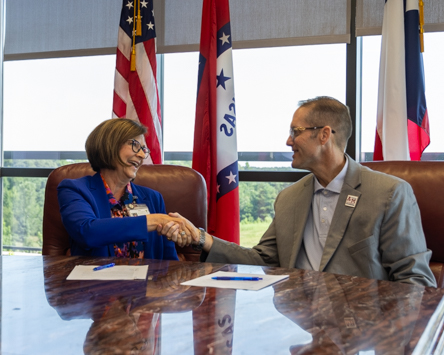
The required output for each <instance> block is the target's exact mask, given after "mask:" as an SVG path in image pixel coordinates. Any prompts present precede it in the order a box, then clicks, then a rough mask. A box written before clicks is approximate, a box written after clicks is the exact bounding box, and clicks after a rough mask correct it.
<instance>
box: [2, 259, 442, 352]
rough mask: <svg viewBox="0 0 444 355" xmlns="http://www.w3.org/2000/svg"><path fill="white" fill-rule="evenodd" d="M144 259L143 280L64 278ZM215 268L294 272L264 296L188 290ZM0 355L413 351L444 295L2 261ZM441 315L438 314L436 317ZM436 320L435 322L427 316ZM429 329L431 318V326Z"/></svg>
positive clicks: (172, 269)
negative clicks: (269, 277)
mask: <svg viewBox="0 0 444 355" xmlns="http://www.w3.org/2000/svg"><path fill="white" fill-rule="evenodd" d="M112 261H113V262H116V263H117V264H119V263H120V264H128V263H131V264H136V263H143V264H148V265H149V269H148V278H147V280H144V281H143V280H142V281H67V280H66V277H67V276H68V274H69V273H70V272H71V270H72V269H73V268H74V266H75V265H81V264H83V265H87V264H89V265H102V264H105V263H109V262H112ZM218 270H223V271H238V272H243V273H245V272H247V273H255V274H276V275H277V274H288V275H290V277H289V279H288V280H287V281H283V282H280V283H278V284H276V285H274V286H272V287H268V288H265V289H263V290H261V291H242V290H238V291H236V290H227V289H216V288H199V287H188V286H181V285H180V283H181V282H183V281H187V280H190V279H193V278H196V277H199V276H202V275H206V274H209V273H212V272H215V271H218ZM1 274H2V286H1V288H2V289H1V291H2V298H1V307H2V308H1V353H2V354H40V353H41V354H81V353H85V354H242V353H243V354H338V353H339V354H358V353H361V354H364V353H365V354H388V353H390V354H410V353H413V351H414V349H415V347H416V346H417V344H418V341H419V339H420V338H421V336H422V340H421V342H424V344H426V345H427V346H429V347H430V349H433V348H434V347H435V346H436V344H437V343H438V342H439V340H440V338H441V335H440V334H438V337H437V339H433V336H434V335H435V334H436V333H437V332H438V333H439V332H440V331H441V330H440V329H439V327H438V328H436V327H435V328H433V327H432V328H433V329H432V330H429V329H427V332H426V333H424V330H425V329H426V327H427V325H428V324H429V320H430V319H431V318H432V315H433V314H435V316H436V315H438V314H439V315H440V314H441V313H440V311H441V309H440V307H442V305H440V301H441V299H442V297H443V295H444V290H442V289H433V288H424V287H420V286H417V287H416V286H410V285H404V284H397V283H391V282H387V281H376V280H369V279H363V278H357V277H350V276H344V275H334V274H329V273H320V272H315V271H304V270H297V269H283V268H266V267H258V266H246V265H223V264H211V263H192V262H176V261H159V260H120V259H111V258H82V257H49V256H44V257H17V256H5V257H2V258H1ZM440 317H442V316H441V315H440ZM430 323H432V322H430ZM429 327H430V324H429Z"/></svg>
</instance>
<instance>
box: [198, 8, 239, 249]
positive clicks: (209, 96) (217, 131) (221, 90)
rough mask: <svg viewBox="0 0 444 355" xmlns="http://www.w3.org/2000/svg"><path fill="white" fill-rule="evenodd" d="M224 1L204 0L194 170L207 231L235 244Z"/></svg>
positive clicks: (235, 175) (235, 181) (235, 176)
mask: <svg viewBox="0 0 444 355" xmlns="http://www.w3.org/2000/svg"><path fill="white" fill-rule="evenodd" d="M231 41H232V37H231V27H230V10H229V6H228V0H204V2H203V9H202V29H201V38H200V58H199V76H198V88H197V104H196V123H195V129H194V149H193V169H195V170H197V171H198V172H200V173H201V174H202V175H203V177H204V178H205V181H206V183H207V190H208V232H209V233H211V234H215V235H216V236H217V237H220V238H222V239H225V240H228V241H230V242H234V243H237V244H239V172H238V165H237V139H236V104H235V99H234V79H233V59H232V45H231Z"/></svg>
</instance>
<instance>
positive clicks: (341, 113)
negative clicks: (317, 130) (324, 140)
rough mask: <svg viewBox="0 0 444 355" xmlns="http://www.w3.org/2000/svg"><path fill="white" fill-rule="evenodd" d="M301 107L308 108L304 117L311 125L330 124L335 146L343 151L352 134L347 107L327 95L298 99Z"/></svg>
mask: <svg viewBox="0 0 444 355" xmlns="http://www.w3.org/2000/svg"><path fill="white" fill-rule="evenodd" d="M301 107H305V108H308V109H309V110H310V111H309V113H308V114H307V116H306V117H305V120H306V123H307V124H308V125H310V126H311V127H319V126H330V127H331V129H332V130H334V131H335V132H336V133H335V136H336V139H335V141H336V144H337V146H338V147H339V148H341V149H342V150H344V151H345V148H346V147H347V142H348V140H349V138H350V136H351V134H352V121H351V117H350V111H349V109H348V107H347V106H345V105H344V104H343V103H341V102H340V101H338V100H336V99H334V98H332V97H329V96H318V97H315V98H314V99H308V100H303V101H299V108H301Z"/></svg>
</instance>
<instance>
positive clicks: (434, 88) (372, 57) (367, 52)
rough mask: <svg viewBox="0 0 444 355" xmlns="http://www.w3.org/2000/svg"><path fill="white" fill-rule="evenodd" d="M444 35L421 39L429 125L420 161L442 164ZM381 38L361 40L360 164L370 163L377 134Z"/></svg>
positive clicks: (443, 146)
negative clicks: (428, 137)
mask: <svg viewBox="0 0 444 355" xmlns="http://www.w3.org/2000/svg"><path fill="white" fill-rule="evenodd" d="M443 42H444V32H435V33H426V34H425V35H424V49H425V51H424V53H423V59H424V76H425V88H426V100H427V111H428V115H429V124H430V141H431V143H430V145H429V146H428V147H427V148H426V150H425V151H424V153H423V156H422V160H438V159H439V160H443V154H442V153H441V152H444V141H443V140H442V139H441V132H443V130H444V121H443V120H442V112H443V111H444V101H443V100H442V87H443V84H442V83H443V81H444V68H443V66H442V64H441V60H440V58H442V57H443V56H444V48H443V46H442V43H443ZM380 51H381V36H367V37H363V54H362V123H361V125H362V126H361V152H362V154H361V160H362V161H369V160H372V159H373V149H374V144H375V130H376V109H377V105H378V78H379V57H380Z"/></svg>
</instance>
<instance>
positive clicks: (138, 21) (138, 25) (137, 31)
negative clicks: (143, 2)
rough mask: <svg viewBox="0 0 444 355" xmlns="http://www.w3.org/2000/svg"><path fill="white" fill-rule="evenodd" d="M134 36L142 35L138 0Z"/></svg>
mask: <svg viewBox="0 0 444 355" xmlns="http://www.w3.org/2000/svg"><path fill="white" fill-rule="evenodd" d="M136 36H142V18H141V17H140V0H137V30H136Z"/></svg>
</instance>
